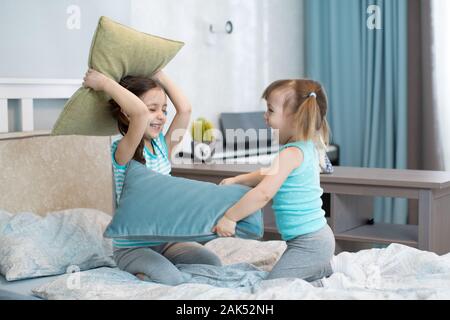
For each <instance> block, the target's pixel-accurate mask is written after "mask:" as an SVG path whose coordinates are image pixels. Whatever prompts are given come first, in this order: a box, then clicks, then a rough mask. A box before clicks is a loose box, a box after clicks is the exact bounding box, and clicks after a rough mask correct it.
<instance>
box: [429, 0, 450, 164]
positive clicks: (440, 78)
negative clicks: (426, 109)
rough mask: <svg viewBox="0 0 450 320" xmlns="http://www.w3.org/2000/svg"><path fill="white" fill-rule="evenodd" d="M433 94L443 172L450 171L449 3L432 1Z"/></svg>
mask: <svg viewBox="0 0 450 320" xmlns="http://www.w3.org/2000/svg"><path fill="white" fill-rule="evenodd" d="M431 14H432V33H433V46H432V55H433V57H432V59H433V82H434V84H435V88H434V94H435V97H434V98H435V101H436V103H437V105H436V110H437V116H438V117H437V118H438V119H439V135H440V141H441V142H442V143H441V145H442V148H443V150H442V154H443V157H444V165H445V170H447V171H450V37H449V30H450V18H449V17H450V1H449V0H432V3H431Z"/></svg>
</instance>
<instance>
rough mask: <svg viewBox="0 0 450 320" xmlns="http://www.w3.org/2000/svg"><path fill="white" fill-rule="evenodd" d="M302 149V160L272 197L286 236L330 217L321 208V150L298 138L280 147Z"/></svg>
mask: <svg viewBox="0 0 450 320" xmlns="http://www.w3.org/2000/svg"><path fill="white" fill-rule="evenodd" d="M288 147H296V148H299V149H300V150H301V151H303V162H302V164H301V165H300V166H299V167H298V168H296V169H294V170H293V171H292V172H291V174H290V175H289V176H288V177H287V179H286V181H285V182H284V183H283V185H282V186H281V187H280V189H279V190H278V192H277V193H276V195H275V197H274V198H273V205H272V208H273V211H274V213H275V221H276V224H277V227H278V231H279V232H280V233H281V237H282V239H283V240H285V241H288V240H292V239H294V238H296V237H298V236H300V235H304V234H308V233H312V232H315V231H318V230H320V229H321V228H323V227H324V226H325V225H326V223H327V220H326V218H325V211H324V210H323V209H322V199H321V196H322V194H323V189H322V188H321V187H320V170H319V156H318V151H317V149H316V147H315V144H314V142H313V141H297V142H293V143H288V144H285V145H283V146H281V147H280V151H281V150H283V149H285V148H288Z"/></svg>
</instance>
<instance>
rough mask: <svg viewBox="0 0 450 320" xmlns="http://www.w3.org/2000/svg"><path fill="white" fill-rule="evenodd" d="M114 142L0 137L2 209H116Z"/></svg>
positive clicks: (41, 135)
mask: <svg viewBox="0 0 450 320" xmlns="http://www.w3.org/2000/svg"><path fill="white" fill-rule="evenodd" d="M110 145H111V138H110V137H87V136H50V134H49V132H25V133H24V132H19V133H5V134H0V168H1V171H0V176H1V179H0V209H3V210H6V211H8V212H12V213H17V212H23V211H32V212H35V213H37V214H40V215H43V214H45V213H47V212H51V211H55V210H61V209H70V208H94V209H98V210H101V211H104V212H106V213H109V214H112V213H113V208H114V202H113V201H114V195H113V192H114V190H113V175H112V165H111V155H110Z"/></svg>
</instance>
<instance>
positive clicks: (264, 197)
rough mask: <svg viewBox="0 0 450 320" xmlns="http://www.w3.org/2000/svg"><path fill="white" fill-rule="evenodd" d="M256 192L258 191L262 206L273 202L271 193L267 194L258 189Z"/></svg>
mask: <svg viewBox="0 0 450 320" xmlns="http://www.w3.org/2000/svg"><path fill="white" fill-rule="evenodd" d="M254 190H257V191H258V198H259V200H260V202H261V204H262V206H265V205H266V204H268V203H269V201H270V200H272V195H271V194H270V192H267V191H266V190H263V189H258V188H255V189H254Z"/></svg>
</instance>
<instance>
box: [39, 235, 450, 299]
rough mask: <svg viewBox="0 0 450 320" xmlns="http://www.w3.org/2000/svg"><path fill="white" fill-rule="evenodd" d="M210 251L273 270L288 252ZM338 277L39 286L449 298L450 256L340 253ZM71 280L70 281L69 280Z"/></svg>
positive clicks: (171, 294)
mask: <svg viewBox="0 0 450 320" xmlns="http://www.w3.org/2000/svg"><path fill="white" fill-rule="evenodd" d="M206 246H207V247H208V248H210V249H211V250H213V251H215V252H216V253H217V254H219V256H221V258H222V260H223V262H224V263H225V264H235V263H241V262H246V263H251V264H253V265H255V266H257V267H259V268H261V269H262V270H265V271H268V270H270V269H271V268H272V266H273V264H274V263H275V262H276V260H277V259H278V258H279V256H280V255H281V254H282V252H283V251H284V250H285V243H284V242H281V241H271V242H259V241H253V240H242V239H234V238H227V239H216V240H213V241H211V242H209V243H208V244H206ZM332 263H333V269H334V274H333V275H332V276H331V277H330V278H327V279H323V280H322V283H323V287H321V288H319V287H315V286H312V285H311V284H309V283H307V282H305V281H302V280H300V279H275V280H262V281H259V282H258V283H255V285H253V286H247V287H237V288H221V287H215V286H211V285H206V284H192V283H187V284H182V285H179V286H176V287H171V286H164V285H159V284H155V283H148V282H143V281H139V280H137V279H136V278H135V277H134V276H132V275H130V274H128V273H126V272H123V271H120V270H118V269H111V268H100V269H96V270H90V271H84V272H81V273H80V274H79V276H80V278H79V279H80V281H79V285H78V286H76V287H72V288H68V286H67V283H68V280H69V279H68V277H69V276H72V277H73V275H64V276H61V277H59V278H57V279H56V280H55V281H51V282H48V283H46V284H44V285H41V286H39V287H37V288H35V290H34V292H35V293H36V294H37V295H39V296H40V297H42V298H45V299H200V300H202V299H209V300H214V299H249V300H251V299H257V300H260V299H269V300H270V299H450V254H448V255H445V256H437V255H436V254H434V253H430V252H424V251H420V250H417V249H414V248H410V247H406V246H402V245H398V244H393V245H391V246H389V247H388V248H385V249H371V250H364V251H360V252H358V253H347V252H344V253H341V254H339V255H338V256H335V257H334V258H333V262H332ZM69 282H70V281H69Z"/></svg>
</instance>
